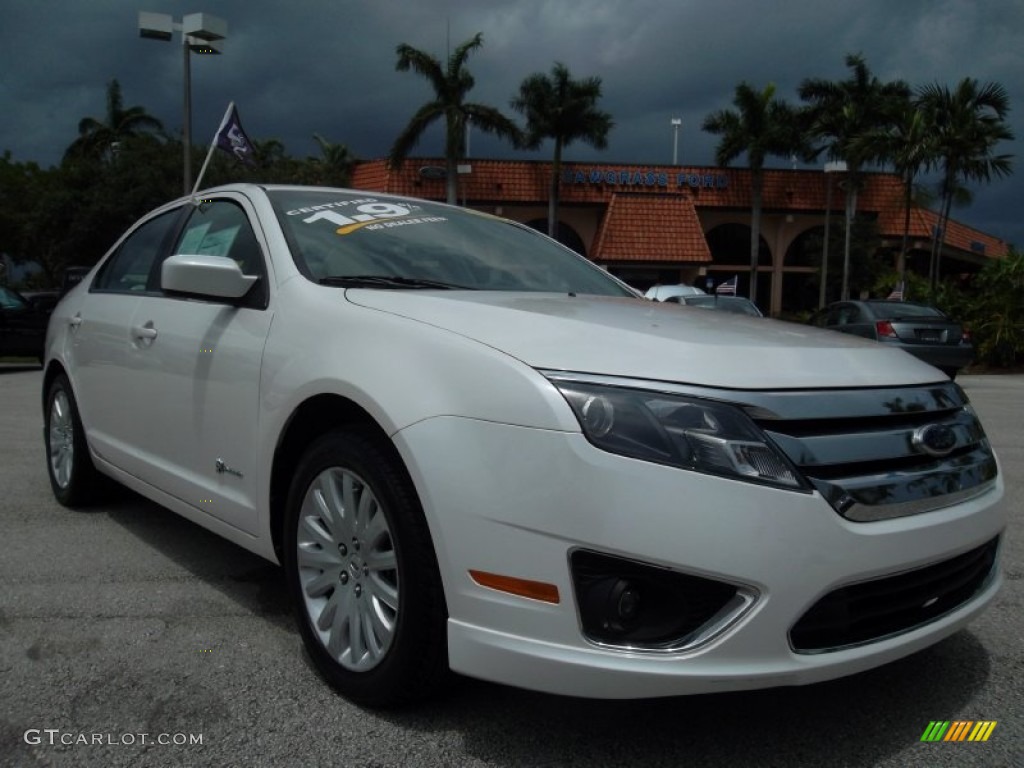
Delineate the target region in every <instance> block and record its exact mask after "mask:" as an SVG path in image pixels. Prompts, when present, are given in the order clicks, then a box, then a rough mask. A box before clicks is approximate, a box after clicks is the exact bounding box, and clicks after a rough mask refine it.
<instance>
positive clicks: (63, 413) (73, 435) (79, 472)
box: [43, 374, 104, 507]
mask: <svg viewBox="0 0 1024 768" xmlns="http://www.w3.org/2000/svg"><path fill="white" fill-rule="evenodd" d="M43 423H44V429H43V439H44V442H45V443H46V470H47V475H49V478H50V487H51V488H52V489H53V495H54V496H55V497H56V499H57V501H59V502H60V503H61V504H63V505H64V506H65V507H81V506H85V505H87V504H89V503H90V502H92V501H95V499H96V496H97V490H98V489H99V488H100V487H101V486H102V484H103V480H104V478H103V477H102V476H101V475H100V474H99V472H97V471H96V468H95V467H94V466H93V463H92V458H91V457H90V456H89V446H88V444H87V443H86V440H85V430H84V429H83V428H82V420H81V418H79V415H78V403H77V402H76V401H75V395H74V393H73V392H72V391H71V384H70V383H69V382H68V379H67V377H66V376H65V375H64V374H60V375H59V376H57V377H56V378H55V379H54V380H53V381H52V382H51V383H50V388H49V389H48V390H47V392H46V406H45V410H44V412H43Z"/></svg>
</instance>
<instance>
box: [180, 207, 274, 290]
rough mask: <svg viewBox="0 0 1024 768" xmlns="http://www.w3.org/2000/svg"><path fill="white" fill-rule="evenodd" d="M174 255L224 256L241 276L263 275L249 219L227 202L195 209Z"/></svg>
mask: <svg viewBox="0 0 1024 768" xmlns="http://www.w3.org/2000/svg"><path fill="white" fill-rule="evenodd" d="M174 253H175V254H179V253H187V254H195V255H202V256H227V257H228V258H230V259H234V261H235V262H236V263H237V264H238V266H239V267H241V269H242V272H243V273H244V274H246V275H262V274H263V256H262V254H261V253H260V246H259V243H258V242H257V240H256V235H255V234H254V233H253V231H252V225H250V224H249V218H248V217H247V216H246V215H245V211H243V210H242V209H241V208H240V207H239V206H238V205H236V204H235V203H232V202H229V201H227V200H215V201H213V202H210V203H203V204H202V205H199V206H197V207H196V208H195V209H194V210H193V211H192V214H191V215H190V216H189V219H188V222H187V223H186V224H185V228H184V230H183V231H182V233H181V237H180V238H179V240H178V244H177V245H176V246H175V248H174Z"/></svg>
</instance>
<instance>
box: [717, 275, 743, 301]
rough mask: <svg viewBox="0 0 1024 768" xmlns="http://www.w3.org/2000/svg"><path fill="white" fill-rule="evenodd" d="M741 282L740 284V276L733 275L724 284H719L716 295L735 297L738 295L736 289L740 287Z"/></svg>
mask: <svg viewBox="0 0 1024 768" xmlns="http://www.w3.org/2000/svg"><path fill="white" fill-rule="evenodd" d="M739 282H740V276H739V275H733V276H732V277H731V278H730V279H728V280H726V281H725V282H724V283H719V284H718V287H717V288H715V293H717V294H718V295H719V296H735V295H736V288H737V287H738V285H739Z"/></svg>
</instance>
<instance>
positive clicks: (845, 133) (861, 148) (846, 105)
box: [799, 54, 910, 300]
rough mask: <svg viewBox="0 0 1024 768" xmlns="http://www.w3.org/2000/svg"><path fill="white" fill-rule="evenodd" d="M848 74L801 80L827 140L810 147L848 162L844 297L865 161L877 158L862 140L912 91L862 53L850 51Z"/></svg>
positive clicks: (816, 131)
mask: <svg viewBox="0 0 1024 768" xmlns="http://www.w3.org/2000/svg"><path fill="white" fill-rule="evenodd" d="M846 66H847V67H848V68H849V69H850V77H849V78H848V79H846V80H842V81H839V82H833V81H831V80H822V79H820V78H808V79H806V80H804V81H803V82H802V83H801V84H800V88H799V93H800V98H801V99H803V100H804V101H806V102H809V108H808V118H809V122H810V132H811V135H812V136H813V137H815V138H818V139H824V140H825V142H826V143H825V144H824V145H823V146H821V147H819V148H818V149H817V150H815V151H812V153H811V156H814V157H816V156H817V155H820V154H821V153H822V152H824V151H827V152H828V155H829V157H830V158H831V159H833V160H842V161H844V162H845V163H846V169H847V175H846V181H845V186H846V232H845V240H844V246H843V289H842V298H843V299H844V300H845V299H848V298H849V281H848V278H849V271H850V232H851V230H852V224H853V218H854V216H855V215H856V213H857V192H858V190H859V188H860V184H861V174H862V172H863V168H864V166H865V165H867V164H868V163H870V162H871V161H872V159H873V151H872V150H871V148H870V147H869V146H867V145H866V144H865V142H864V141H863V137H864V136H866V135H867V134H869V133H871V132H873V131H878V130H881V129H884V128H885V127H886V126H889V125H891V124H892V122H893V121H894V120H895V115H896V114H897V112H898V109H899V105H900V104H901V103H903V102H904V101H905V100H906V99H907V98H909V95H910V88H909V86H908V85H907V84H906V83H904V82H903V81H902V80H896V81H894V82H891V83H883V82H881V81H880V80H879V79H878V78H877V77H875V76H874V75H872V74H871V71H870V70H869V69H868V65H867V64H866V63H865V61H864V57H863V56H861V55H860V54H847V56H846Z"/></svg>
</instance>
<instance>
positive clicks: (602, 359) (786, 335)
mask: <svg viewBox="0 0 1024 768" xmlns="http://www.w3.org/2000/svg"><path fill="white" fill-rule="evenodd" d="M346 297H347V299H348V300H349V301H351V302H352V303H353V304H356V305H359V306H362V307H366V308H370V309H375V310H380V311H382V312H388V313H391V314H394V315H399V316H402V317H406V318H409V319H411V320H415V321H418V322H421V323H427V324H429V325H433V326H436V327H438V328H443V329H445V330H447V331H451V332H453V333H457V334H460V335H462V336H465V337H468V338H470V339H474V340H476V341H478V342H480V343H482V344H486V345H487V346H490V347H493V348H495V349H499V350H501V351H503V352H505V353H506V354H508V355H511V356H513V357H515V358H517V359H519V360H521V361H523V362H524V363H526V364H527V365H530V366H532V367H534V368H544V369H554V370H563V371H573V372H578V373H592V374H604V375H609V376H623V377H633V378H642V379H656V380H662V381H672V382H680V383H688V384H697V385H702V386H709V387H724V388H734V389H788V388H800V389H804V388H812V387H862V386H891V385H902V384H922V383H927V382H934V381H939V380H941V379H942V378H943V377H942V374H940V373H939V372H938V371H937V370H936V369H935V368H932V367H931V366H929V365H926V364H924V363H922V362H920V361H919V360H917V359H916V358H914V357H912V356H911V355H908V354H906V353H904V352H902V351H900V350H896V349H890V348H887V347H885V346H883V345H881V344H878V343H876V342H873V341H867V340H864V339H859V338H855V337H851V336H848V335H846V334H840V333H836V332H834V331H824V330H821V329H818V328H813V327H810V326H804V325H798V324H795V323H788V322H783V321H775V320H768V319H764V318H753V317H743V316H740V315H731V314H728V313H725V312H709V311H707V310H706V309H699V308H686V307H679V306H673V305H664V304H660V303H657V302H651V301H647V300H643V299H629V298H621V299H620V298H606V297H594V296H573V295H564V294H548V293H544V294H539V293H505V292H493V291H486V292H484V291H481V292H463V291H458V292H447V291H446V292H437V291H412V290H361V289H348V290H346Z"/></svg>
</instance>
